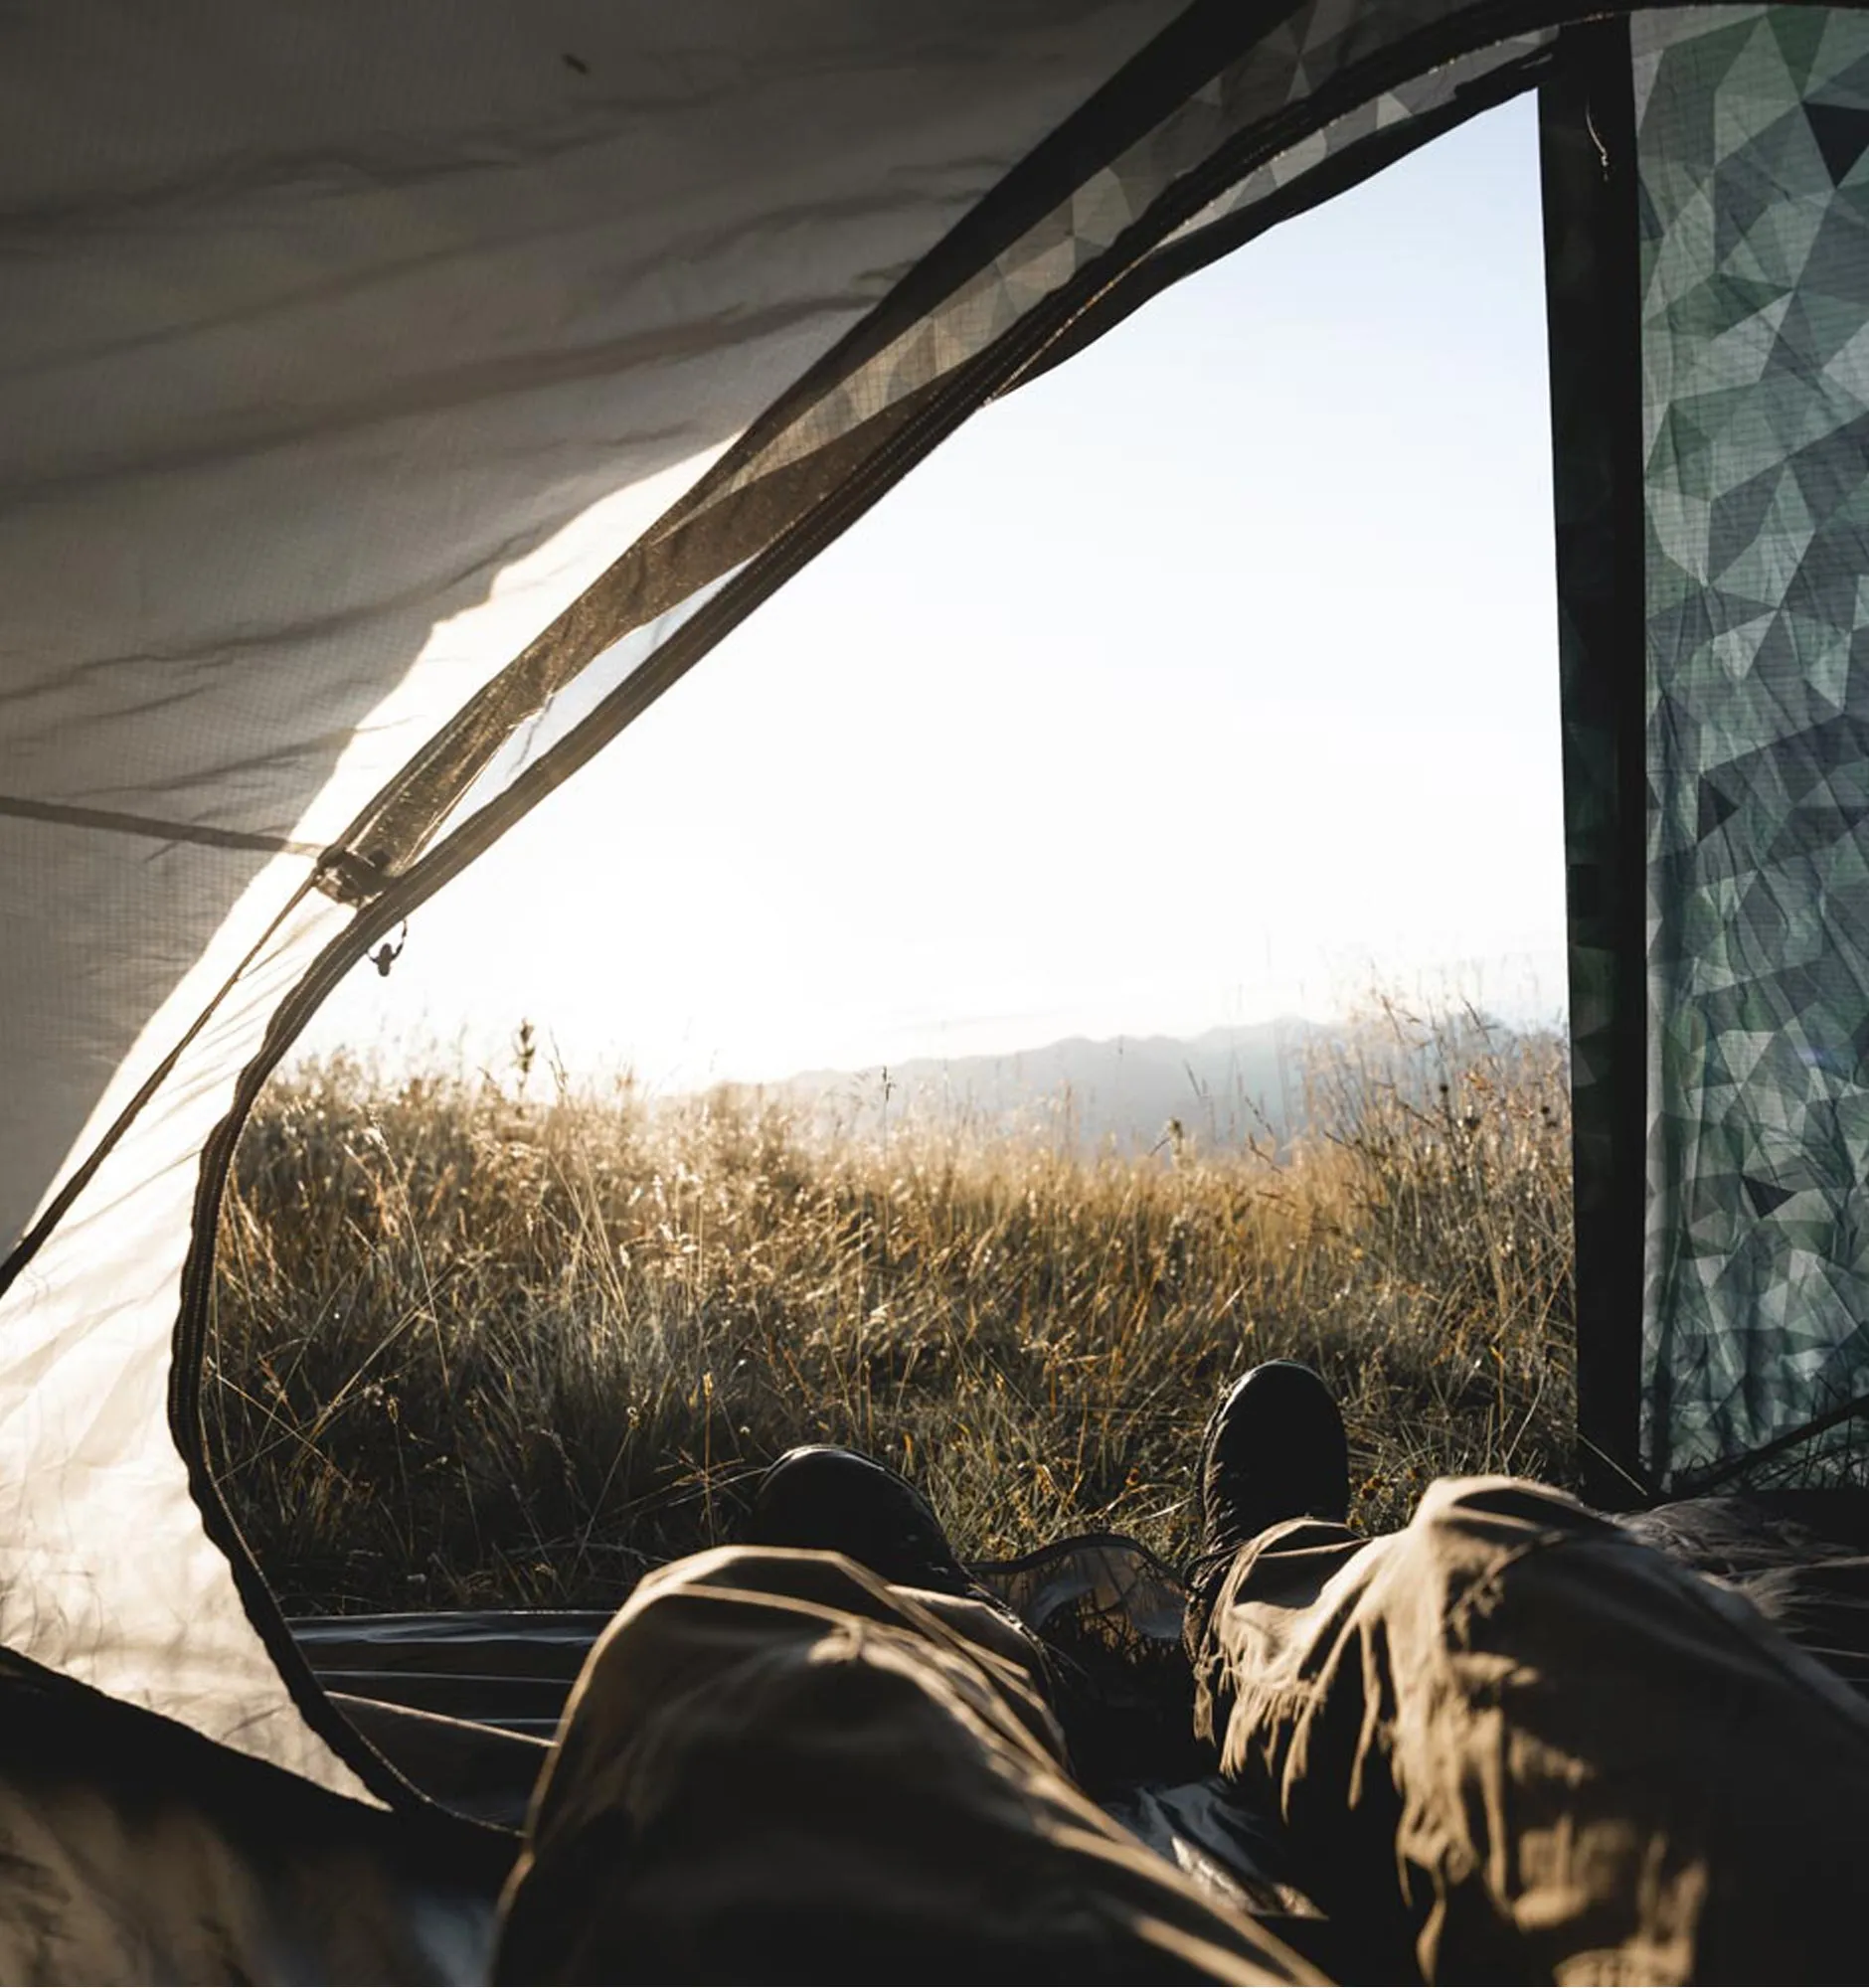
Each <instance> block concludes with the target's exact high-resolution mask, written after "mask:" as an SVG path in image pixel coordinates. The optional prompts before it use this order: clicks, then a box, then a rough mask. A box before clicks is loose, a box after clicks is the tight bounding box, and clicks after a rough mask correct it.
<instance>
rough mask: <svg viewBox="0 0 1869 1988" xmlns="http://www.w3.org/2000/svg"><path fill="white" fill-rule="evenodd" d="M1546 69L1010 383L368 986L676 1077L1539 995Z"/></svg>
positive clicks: (405, 1039)
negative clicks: (1406, 990) (1067, 360)
mask: <svg viewBox="0 0 1869 1988" xmlns="http://www.w3.org/2000/svg"><path fill="white" fill-rule="evenodd" d="M1548 424H1549V414H1548V409H1547V404H1546V374H1545V351H1544V317H1543V289H1542V268H1541V250H1540V239H1539V219H1538V198H1537V159H1536V147H1535V122H1534V112H1533V108H1532V104H1531V101H1530V99H1528V98H1522V99H1520V100H1519V101H1518V102H1516V103H1513V104H1510V105H1508V106H1507V107H1506V108H1504V109H1503V110H1500V111H1495V112H1493V113H1491V114H1490V115H1488V116H1486V117H1484V118H1482V119H1480V120H1478V121H1476V122H1475V123H1472V124H1469V125H1467V126H1465V127H1464V128H1463V129H1462V130H1460V131H1457V132H1455V133H1454V134H1453V135H1452V136H1450V137H1448V138H1444V139H1443V140H1441V141H1440V142H1439V143H1437V144H1434V145H1432V146H1430V147H1429V148H1428V149H1427V150H1426V151H1424V152H1422V153H1419V154H1417V155H1416V156H1415V157H1414V158H1412V159H1410V160H1408V161H1405V162H1404V163H1403V164H1402V165H1400V166H1398V167H1396V168H1394V169H1392V170H1391V171H1390V172H1388V173H1387V174H1385V175H1383V176H1382V177H1381V178H1380V179H1378V180H1377V181H1375V182H1373V183H1371V184H1370V185H1367V186H1365V187H1363V188H1361V189H1359V190H1358V191H1357V192H1355V193H1353V194H1351V195H1348V196H1346V197H1344V198H1343V199H1341V200H1338V201H1337V202H1335V203H1333V204H1332V205H1331V206H1329V207H1327V208H1325V209H1323V210H1321V211H1320V212H1317V213H1314V214H1311V215H1308V216H1305V217H1303V218H1301V219H1300V220H1299V221H1297V222H1295V223H1293V224H1290V225H1288V226H1286V227H1284V228H1282V229H1279V230H1275V231H1274V233H1273V234H1272V235H1270V236H1268V237H1267V238H1265V239H1264V240H1262V241H1260V242H1258V243H1255V244H1253V245H1252V246H1250V247H1249V248H1245V249H1243V250H1241V251H1240V252H1239V253H1237V254H1235V255H1234V256H1232V257H1230V258H1229V259H1227V260H1226V261H1224V262H1222V263H1221V264H1219V265H1218V266H1217V267H1215V268H1213V269H1210V270H1208V271H1206V272H1205V273H1204V274H1202V275H1200V276H1198V277H1196V278H1194V279H1193V280H1192V281H1190V282H1187V283H1184V284H1182V285H1180V286H1179V287H1178V288H1177V289H1174V290H1172V291H1170V292H1169V293H1168V294H1167V295H1166V296H1165V297H1162V298H1160V299H1158V300H1157V301H1155V302H1154V303H1152V304H1150V305H1148V306H1147V307H1146V308H1145V309H1144V310H1142V311H1141V312H1140V313H1138V314H1137V315H1136V316H1135V317H1133V318H1131V319H1130V320H1129V321H1128V322H1127V323H1126V324H1124V325H1123V326H1121V327H1120V328H1119V329H1118V330H1117V331H1116V332H1115V333H1114V334H1113V335H1112V336H1110V337H1108V338H1106V339H1105V340H1104V341H1103V342H1102V343H1101V344H1099V345H1097V346H1095V347H1094V348H1092V349H1091V350H1090V351H1089V352H1088V353H1086V354H1084V355H1083V356H1082V357H1080V358H1079V359H1077V360H1075V361H1073V362H1072V363H1071V364H1070V365H1068V366H1066V367H1063V368H1061V369H1060V370H1059V371H1058V372H1056V373H1054V374H1052V375H1050V376H1048V377H1046V378H1045V379H1043V380H1041V381H1039V382H1037V383H1035V384H1034V385H1033V386H1031V387H1029V388H1027V389H1024V390H1022V391H1021V392H1019V393H1017V394H1015V395H1013V396H1011V397H1010V398H1009V399H1008V400H1007V401H1005V402H1004V403H1001V404H999V405H997V406H995V407H993V408H990V409H988V410H987V411H986V412H985V413H984V414H981V415H980V416H979V417H977V418H976V419H975V420H974V421H973V422H972V423H971V424H970V425H969V426H968V427H967V428H966V429H964V430H963V431H962V432H961V433H960V434H959V435H958V436H956V437H955V438H954V439H953V440H951V441H950V442H948V443H947V444H946V445H945V446H944V447H943V448H942V449H941V450H940V451H939V452H938V453H937V454H936V455H935V457H934V458H933V459H932V460H931V461H930V462H928V463H927V464H925V465H924V466H923V467H922V468H921V469H919V470H918V471H916V472H915V474H914V475H913V476H912V477H911V478H910V479H909V480H908V482H907V483H905V484H904V485H903V486H902V487H901V488H900V489H898V490H897V491H895V492H894V493H893V494H892V495H890V496H889V497H888V498H886V499H885V500H884V502H883V503H882V505H881V506H880V507H879V508H878V509H877V510H876V511H874V512H872V513H871V514H870V516H869V517H868V518H866V519H865V520H863V521H862V522H861V523H860V524H859V525H858V526H857V527H856V528H855V529H854V530H853V531H851V532H850V533H849V534H848V535H847V536H846V537H845V538H844V539H843V540H841V541H840V542H839V543H838V544H837V545H835V546H834V547H833V548H832V549H831V550H830V551H829V552H828V553H827V554H825V555H824V556H823V557H822V558H820V559H819V560H818V561H817V563H816V564H815V565H814V566H813V567H811V568H810V569H809V570H808V571H807V572H806V573H805V574H804V575H803V576H802V577H801V578H800V579H798V580H795V581H794V582H793V583H792V584H791V585H790V586H789V587H788V588H787V589H786V590H785V591H784V592H783V593H781V594H780V595H779V596H778V597H777V598H776V599H774V600H773V601H771V602H770V603H769V604H768V605H767V606H766V607H765V608H764V609H762V610H761V612H760V613H759V614H758V615H756V616H755V617H754V618H753V620H752V621H751V622H750V623H749V624H748V625H747V626H745V627H744V628H742V629H741V630H740V631H739V632H738V633H737V634H735V635H734V636H732V637H731V638H730V639H729V640H728V642H727V643H726V644H725V645H723V647H722V648H721V649H719V650H718V651H716V652H715V653H714V654H713V655H712V656H710V657H709V658H708V659H707V660H706V661H705V662H704V663H703V664H702V665H701V666H700V668H699V669H698V670H697V671H696V672H695V674H694V675H693V676H691V677H690V678H689V679H688V680H687V681H686V682H685V683H683V684H681V685H680V686H679V687H678V688H677V689H676V690H675V691H673V692H672V693H671V694H670V695H669V696H668V697H667V698H665V699H664V700H663V702H662V703H661V704H660V705H659V706H658V707H656V708H655V709H654V710H653V711H651V712H650V713H649V714H648V716H647V717H645V718H644V719H642V720H641V721H639V722H638V724H637V725H636V726H635V727H634V728H633V729H632V730H630V731H629V732H627V733H625V734H624V735H623V737H622V738H621V739H620V740H619V741H618V742H617V743H616V744H615V745H612V746H611V747H610V748H609V749H608V751H607V752H606V753H604V754H603V755H601V756H600V757H599V758H598V759H597V761H596V762H595V764H594V765H593V766H591V767H590V768H588V769H587V770H586V771H585V772H584V773H582V774H580V775H579V776H578V777H577V778H576V779H574V780H573V781H572V782H571V783H570V784H569V785H568V786H567V787H565V788H564V789H561V790H560V792H559V793H558V794H557V795H556V796H554V798H553V799H552V800H551V801H549V802H547V803H546V804H545V805H544V806H543V807H541V808H540V809H539V810H537V811H536V812H535V814H534V815H533V816H532V817H530V818H529V819H528V820H527V821H526V822H524V823H523V824H522V825H521V826H520V827H519V828H517V829H516V830H514V831H513V832H512V833H511V834H510V835H509V836H508V837H507V839H506V841H505V842H504V843H502V844H501V845H500V846H499V847H498V848H496V849H495V850H494V851H493V852H492V853H491V854H490V855H489V856H487V857H485V858H484V859H482V861H481V862H480V864H479V865H478V866H477V867H476V869H475V870H473V871H472V872H470V873H469V874H468V875H467V876H466V877H464V878H463V879H462V880H461V881H459V882H458V883H457V884H455V885H454V886H453V887H452V888H451V889H450V890H449V891H448V892H446V893H444V894H443V895H442V897H441V898H439V899H438V900H436V901H435V902H434V903H433V904H431V905H430V906H428V907H427V908H425V910H424V911H421V912H419V913H418V915H417V916H416V918H415V919H414V921H413V922H412V924H411V928H410V938H409V944H408V947H407V950H406V952H405V953H404V955H403V958H402V959H401V961H400V962H399V963H398V965H397V967H396V969H395V972H394V973H393V974H392V975H391V976H390V977H389V978H388V979H383V978H381V977H379V976H378V975H377V974H376V973H375V972H374V971H372V970H371V969H370V968H369V967H368V966H364V967H362V968H360V969H359V970H358V971H357V972H356V973H355V974H354V975H353V976H352V978H351V980H350V982H349V983H348V984H347V985H346V987H345V988H344V989H343V990H341V991H340V993H339V994H338V996H337V997H336V998H334V999H333V1000H332V1001H331V1002H330V1003H329V1004H328V1006H327V1008H326V1010H325V1012H324V1014H323V1015H321V1016H320V1018H319V1019H318V1021H317V1022H316V1023H315V1024H314V1026H313V1031H312V1033H311V1035H310V1037H309V1039H308V1046H309V1047H314V1048H328V1047H331V1046H333V1045H334V1044H337V1043H340V1042H351V1043H354V1044H361V1045H368V1044H374V1043H379V1042H382V1043H385V1044H388V1045H390V1046H392V1047H394V1046H397V1045H407V1044H410V1043H412V1042H414V1043H420V1042H422V1041H423V1040H425V1039H433V1040H434V1041H436V1042H438V1043H440V1044H441V1045H443V1046H451V1045H452V1044H453V1043H454V1042H455V1041H456V1040H460V1041H461V1042H462V1044H463V1047H464V1048H465V1050H466V1053H467V1055H468V1056H469V1058H470V1059H471V1060H473V1061H485V1060H489V1059H497V1058H498V1056H499V1054H500V1048H499V1046H500V1045H501V1044H502V1043H503V1042H504V1040H505V1039H506V1037H507V1036H508V1035H509V1034H510V1032H511V1030H512V1029H513V1027H514V1026H515V1024H516V1023H517V1022H518V1020H519V1019H520V1018H521V1017H522V1016H524V1017H529V1018H530V1019H531V1020H532V1021H533V1022H534V1023H535V1025H536V1026H537V1027H538V1029H539V1030H540V1032H541V1035H542V1036H545V1037H549V1038H551V1039H553V1040H554V1041H555V1042H556V1043H557V1045H558V1046H559V1048H560V1050H561V1052H562V1054H563V1055H564V1056H565V1057H566V1058H567V1060H568V1061H569V1062H570V1063H571V1064H573V1065H574V1066H576V1067H579V1068H582V1069H587V1070H595V1069H601V1068H608V1067H616V1066H622V1065H633V1066H634V1067H635V1068H636V1069H637V1070H638V1071H639V1072H640V1073H642V1074H643V1075H644V1076H646V1077H649V1078H650V1079H651V1080H652V1081H655V1082H658V1083H663V1084H683V1083H688V1082H694V1081H698V1080H703V1079H706V1078H709V1077H762V1076H778V1075H782V1074H785V1073H787V1072H790V1071H793V1070H797V1069H801V1068H808V1067H812V1066H818V1065H832V1066H837V1067H844V1068H855V1067H858V1066H862V1065H865V1064H871V1063H874V1062H877V1061H883V1060H888V1059H899V1058H902V1057H905V1056H910V1055H927V1054H941V1053H948V1054H954V1055H960V1054H968V1053H971V1052H973V1051H976V1050H981V1049H999V1048H1010V1047H1015V1046H1018V1045H1022V1044H1032V1043H1039V1042H1044V1041H1048V1040H1051V1039H1053V1038H1055V1037H1057V1036H1060V1035H1066V1034H1078V1033H1082V1034H1090V1035H1098V1036H1106V1035H1114V1034H1118V1033H1128V1034H1136V1033H1149V1032H1156V1031H1161V1032H1170V1033H1188V1032H1192V1031H1195V1030H1198V1029H1200V1028H1203V1027H1207V1026H1211V1025H1213V1024H1215V1023H1220V1022H1233V1021H1250V1020H1254V1019H1257V1018H1259V1017H1261V1016H1265V1015H1270V1014H1273V1013H1276V1012H1280V1011H1291V1010H1301V1011H1303V1012H1307V1013H1309V1014H1312V1015H1317V1016H1322V1015H1326V1014H1330V1013H1333V1012H1337V1011H1339V1010H1340V1009H1341V1008H1342V1006H1343V1005H1344V1003H1345V1000H1346V999H1347V998H1348V997H1349V996H1350V995H1352V994H1354V993H1355V992H1356V991H1358V990H1359V989H1360V988H1362V987H1364V986H1366V985H1367V984H1368V982H1369V981H1370V979H1371V976H1372V974H1374V975H1376V976H1378V977H1381V978H1383V979H1386V980H1388V981H1390V982H1392V983H1399V984H1404V985H1408V986H1413V985H1415V984H1416V983H1417V982H1418V981H1419V980H1420V979H1421V977H1422V976H1423V975H1424V974H1426V975H1427V976H1429V977H1430V978H1431V979H1433V978H1435V977H1438V976H1442V975H1444V974H1447V973H1449V972H1452V973H1455V974H1457V975H1458V976H1459V977H1460V979H1461V981H1462V984H1463V985H1465V986H1466V987H1468V988H1469V989H1472V988H1476V989H1477V991H1478V992H1479V993H1480V994H1481V995H1482V996H1483V997H1484V998H1487V999H1490V1000H1491V1001H1493V1002H1494V1003H1495V1004H1496V1005H1499V1006H1502V1007H1508V1008H1514V1009H1517V1010H1520V1011H1523V1010H1525V1009H1527V1008H1534V1009H1538V1010H1540V1011H1542V1012H1546V1013H1550V1012H1555V1010H1556V1009H1557V1008H1558V1007H1559V1006H1560V1005H1561V1002H1562V995H1563V980H1562V968H1561V960H1562V954H1561V947H1562V942H1563V897H1562V891H1563V860H1562V847H1561V835H1560V819H1559V785H1558V717H1557V691H1556V661H1555V651H1556V636H1555V618H1554V617H1555V609H1554V605H1553V581H1552V551H1551V508H1550V507H1551V498H1550V462H1549V441H1548V435H1549V425H1548Z"/></svg>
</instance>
